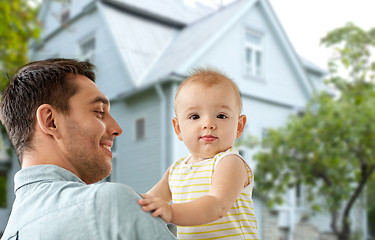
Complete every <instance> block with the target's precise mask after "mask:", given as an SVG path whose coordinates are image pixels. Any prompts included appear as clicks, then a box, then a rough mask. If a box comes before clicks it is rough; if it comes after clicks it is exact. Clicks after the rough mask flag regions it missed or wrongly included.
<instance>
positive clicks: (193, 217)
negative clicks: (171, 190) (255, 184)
mask: <svg viewBox="0 0 375 240" xmlns="http://www.w3.org/2000/svg"><path fill="white" fill-rule="evenodd" d="M247 184H248V174H247V169H246V167H245V164H244V162H243V160H242V159H241V158H240V157H238V156H236V155H229V156H227V157H225V158H223V159H222V160H221V162H220V163H219V164H218V165H217V167H216V169H215V172H214V175H213V177H212V186H211V189H210V191H209V193H208V194H207V195H206V196H203V197H200V198H198V199H196V200H194V201H191V202H187V203H176V204H172V205H168V206H167V205H166V204H168V203H166V202H163V201H160V199H157V198H154V197H151V198H147V197H146V199H144V200H143V202H142V203H143V204H141V205H142V206H143V210H145V211H153V210H154V211H155V212H154V214H153V216H160V217H161V218H162V219H163V220H164V221H166V222H171V223H174V224H176V225H180V226H191V225H200V224H205V223H209V222H212V221H215V220H217V219H219V218H221V217H223V216H225V214H227V212H228V211H229V209H230V208H231V207H232V205H233V203H234V202H235V200H236V199H237V197H238V195H239V194H240V193H241V191H242V189H243V188H244V186H245V185H247Z"/></svg>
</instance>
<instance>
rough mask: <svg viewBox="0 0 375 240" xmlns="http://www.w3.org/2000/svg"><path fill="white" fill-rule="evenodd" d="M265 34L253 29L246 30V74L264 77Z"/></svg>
mask: <svg viewBox="0 0 375 240" xmlns="http://www.w3.org/2000/svg"><path fill="white" fill-rule="evenodd" d="M263 55H264V54H263V36H262V34H259V33H256V32H254V31H251V30H248V29H247V30H246V31H245V74H246V75H248V76H255V77H263V65H264V63H263Z"/></svg>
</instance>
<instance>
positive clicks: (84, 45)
mask: <svg viewBox="0 0 375 240" xmlns="http://www.w3.org/2000/svg"><path fill="white" fill-rule="evenodd" d="M80 49H81V56H82V60H83V61H88V62H91V63H92V62H94V53H95V37H90V38H87V39H86V40H84V41H82V42H81V45H80Z"/></svg>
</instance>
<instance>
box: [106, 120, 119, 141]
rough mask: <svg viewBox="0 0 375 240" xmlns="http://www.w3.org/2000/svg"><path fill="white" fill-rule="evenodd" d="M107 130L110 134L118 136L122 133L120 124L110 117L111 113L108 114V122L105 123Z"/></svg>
mask: <svg viewBox="0 0 375 240" xmlns="http://www.w3.org/2000/svg"><path fill="white" fill-rule="evenodd" d="M107 128H108V131H109V132H110V134H111V136H112V135H113V136H115V137H117V136H120V135H121V134H122V129H121V127H120V125H118V123H117V122H116V120H115V119H114V118H113V117H112V115H109V122H108V125H107Z"/></svg>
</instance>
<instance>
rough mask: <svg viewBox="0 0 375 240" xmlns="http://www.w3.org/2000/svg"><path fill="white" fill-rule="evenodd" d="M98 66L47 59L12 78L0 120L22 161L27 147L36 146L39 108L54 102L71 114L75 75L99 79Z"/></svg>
mask: <svg viewBox="0 0 375 240" xmlns="http://www.w3.org/2000/svg"><path fill="white" fill-rule="evenodd" d="M94 68H95V66H94V65H93V64H91V63H88V62H81V61H77V60H73V59H63V58H54V59H47V60H42V61H35V62H31V63H28V64H26V65H25V66H23V67H21V68H20V69H19V70H18V71H17V73H16V74H15V75H14V77H13V78H12V79H11V80H10V81H9V85H8V86H7V87H6V89H5V91H4V95H3V97H2V100H1V103H0V120H1V122H2V123H3V125H4V126H5V129H6V131H7V133H8V136H9V139H10V141H11V143H12V144H13V147H14V149H15V150H16V154H17V156H18V160H19V162H20V164H22V153H23V152H24V151H25V149H29V150H31V149H32V144H31V140H32V138H33V133H34V126H35V123H36V111H37V109H38V107H39V106H40V105H42V104H50V105H51V106H53V107H54V108H56V109H57V110H58V111H61V112H62V113H64V114H65V113H66V114H69V109H70V108H69V98H70V97H72V96H73V95H74V94H75V93H76V92H77V91H78V88H77V85H76V82H75V81H74V79H75V76H76V75H83V76H86V77H87V78H89V79H91V80H92V81H93V82H95V73H94Z"/></svg>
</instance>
